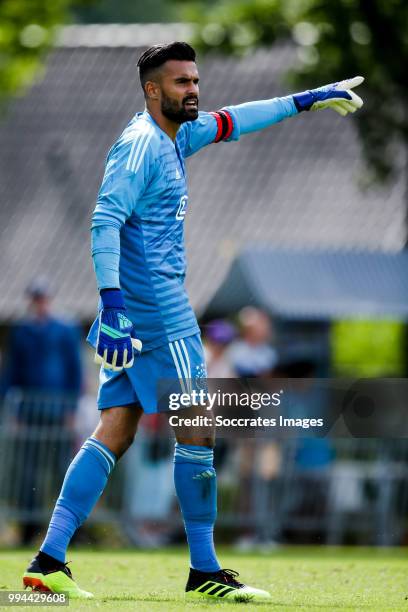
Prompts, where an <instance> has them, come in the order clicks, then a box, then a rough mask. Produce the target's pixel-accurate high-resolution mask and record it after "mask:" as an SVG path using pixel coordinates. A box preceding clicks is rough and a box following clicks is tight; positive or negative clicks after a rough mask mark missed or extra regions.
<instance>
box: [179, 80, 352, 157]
mask: <svg viewBox="0 0 408 612" xmlns="http://www.w3.org/2000/svg"><path fill="white" fill-rule="evenodd" d="M363 81H364V78H363V77H354V78H353V79H348V80H345V81H340V82H339V83H331V84H330V85H325V86H324V87H319V88H318V89H311V90H308V91H304V92H301V93H297V94H293V95H291V96H285V97H283V98H272V99H271V100H259V101H256V102H245V103H244V104H239V105H236V106H227V107H225V108H223V109H221V110H219V111H216V112H213V113H200V115H199V118H198V119H197V120H196V121H191V122H188V123H186V124H184V126H185V127H184V126H183V127H184V139H185V156H186V157H189V156H190V155H193V154H194V153H196V152H197V151H199V150H200V149H201V148H202V147H204V146H206V145H208V144H210V143H212V142H220V141H222V140H224V141H231V140H238V139H239V138H240V136H241V135H242V134H249V133H251V132H256V131H258V130H262V129H264V128H267V127H269V126H271V125H274V124H275V123H278V122H279V121H282V120H283V119H285V118H287V117H292V116H293V115H297V114H299V113H300V112H302V111H308V110H322V109H325V108H331V109H333V110H335V111H336V112H338V113H340V114H341V115H342V116H345V115H347V114H348V113H350V112H351V113H354V112H355V111H356V110H357V109H359V108H361V107H362V105H363V101H362V99H361V98H360V97H359V96H357V95H356V94H355V93H354V92H353V91H352V89H353V88H354V87H357V86H358V85H360V84H361V83H362V82H363Z"/></svg>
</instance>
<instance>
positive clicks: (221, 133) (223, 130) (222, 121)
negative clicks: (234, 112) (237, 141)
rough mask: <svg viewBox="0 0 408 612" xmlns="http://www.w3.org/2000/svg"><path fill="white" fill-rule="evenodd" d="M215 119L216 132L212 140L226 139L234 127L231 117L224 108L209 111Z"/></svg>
mask: <svg viewBox="0 0 408 612" xmlns="http://www.w3.org/2000/svg"><path fill="white" fill-rule="evenodd" d="M210 115H212V116H213V117H215V120H216V121H217V134H216V136H215V138H214V142H220V140H227V139H228V138H229V137H230V136H231V134H232V130H233V129H234V124H233V122H232V117H231V115H230V114H229V112H228V111H226V110H219V111H215V112H213V113H210Z"/></svg>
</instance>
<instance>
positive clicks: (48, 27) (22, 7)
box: [0, 0, 89, 104]
mask: <svg viewBox="0 0 408 612" xmlns="http://www.w3.org/2000/svg"><path fill="white" fill-rule="evenodd" d="M88 1H89V0H88ZM85 2H87V0H0V104H3V103H4V101H5V100H6V99H7V98H8V97H9V96H10V95H13V94H16V93H18V92H19V91H23V90H24V88H25V87H26V86H27V85H29V84H30V83H31V81H32V80H33V78H34V76H35V74H36V72H37V70H38V69H39V67H40V66H41V59H42V58H43V56H44V54H45V52H46V51H47V49H49V47H50V45H51V43H52V41H53V39H54V35H55V26H57V25H59V24H62V23H65V22H66V21H67V20H68V19H69V8H70V7H71V6H72V5H73V4H77V3H78V4H80V3H85Z"/></svg>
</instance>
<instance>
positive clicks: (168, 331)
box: [88, 96, 297, 351]
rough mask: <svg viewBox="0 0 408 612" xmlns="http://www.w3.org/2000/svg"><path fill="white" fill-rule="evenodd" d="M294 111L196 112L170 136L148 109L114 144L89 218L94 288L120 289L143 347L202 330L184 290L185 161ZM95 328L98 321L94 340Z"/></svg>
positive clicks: (284, 101)
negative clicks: (90, 220) (213, 145)
mask: <svg viewBox="0 0 408 612" xmlns="http://www.w3.org/2000/svg"><path fill="white" fill-rule="evenodd" d="M295 114H297V110H296V107H295V105H294V102H293V98H292V97H291V96H288V97H285V98H274V99H272V100H263V101H259V102H249V103H246V104H242V105H238V106H230V107H226V108H224V109H222V110H220V111H216V112H214V113H207V112H200V113H199V116H198V118H197V119H196V120H195V121H188V122H186V123H184V124H182V125H181V126H180V129H179V130H178V132H177V136H176V139H175V141H173V140H172V139H171V138H170V137H169V136H168V135H167V134H166V133H165V132H164V131H163V130H162V129H161V128H160V127H159V125H158V124H157V123H156V122H155V121H154V119H153V118H152V116H151V115H150V114H149V112H148V111H146V110H145V111H144V112H140V113H137V114H136V115H135V116H134V117H133V119H132V120H131V121H130V123H129V124H128V125H127V127H126V128H125V130H124V131H123V133H122V134H121V136H120V137H119V139H118V140H117V142H116V143H115V144H114V145H113V147H112V148H111V150H110V152H109V154H108V158H107V163H106V169H105V174H104V177H103V181H102V186H101V188H100V191H99V195H98V199H97V204H96V208H95V210H94V213H93V216H92V256H93V259H94V266H95V272H96V277H97V283H98V289H99V290H101V289H104V288H120V289H121V290H122V292H123V295H124V300H125V304H126V308H127V316H128V317H129V319H130V320H131V321H132V323H133V324H134V327H135V332H136V336H137V337H138V338H140V340H142V342H143V350H144V351H147V350H151V349H153V348H156V347H158V346H161V345H164V344H167V343H168V342H173V341H174V340H178V339H180V338H185V337H187V336H190V335H193V334H196V333H197V332H198V331H199V328H198V324H197V320H196V317H195V314H194V312H193V309H192V307H191V305H190V303H189V299H188V296H187V293H186V290H185V287H184V280H185V275H186V256H185V247H184V219H185V215H186V212H187V210H188V193H187V175H186V167H185V158H187V157H189V156H191V155H193V154H194V153H196V152H197V151H199V150H200V149H201V148H203V147H204V146H206V145H208V144H210V143H213V142H220V141H222V140H224V141H230V140H238V139H239V138H240V136H241V135H242V134H246V133H248V132H252V131H255V130H259V129H262V128H265V127H268V126H269V125H272V124H273V123H276V122H278V121H281V120H282V119H284V118H285V117H290V116H292V115H295ZM97 329H98V321H97V319H96V320H95V322H94V324H93V326H92V328H91V330H90V333H89V336H88V340H89V341H90V342H91V344H93V345H95V342H96V338H97Z"/></svg>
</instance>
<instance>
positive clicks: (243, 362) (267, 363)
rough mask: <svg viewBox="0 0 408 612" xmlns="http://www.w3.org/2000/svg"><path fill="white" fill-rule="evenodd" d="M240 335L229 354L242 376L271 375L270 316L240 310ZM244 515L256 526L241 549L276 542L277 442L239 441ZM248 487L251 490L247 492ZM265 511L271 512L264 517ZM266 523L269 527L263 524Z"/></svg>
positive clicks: (273, 360)
mask: <svg viewBox="0 0 408 612" xmlns="http://www.w3.org/2000/svg"><path fill="white" fill-rule="evenodd" d="M238 322H239V326H240V335H241V339H240V340H237V341H235V342H233V343H232V345H231V347H230V349H229V351H228V356H229V358H230V360H231V363H232V366H233V368H234V369H235V371H236V372H237V375H238V376H240V377H251V378H258V377H264V376H271V375H272V374H273V370H274V368H275V366H276V364H277V361H278V355H277V351H276V350H275V348H273V346H272V342H273V328H272V324H271V321H270V319H269V316H268V315H267V314H266V313H265V312H263V311H262V310H259V309H258V308H254V307H253V306H246V307H245V308H243V309H242V310H241V311H240V312H239V314H238ZM237 453H238V465H239V479H240V497H239V502H238V507H239V510H240V512H241V514H242V515H244V516H247V517H248V518H249V517H251V516H252V517H255V522H254V528H253V529H249V530H247V531H245V532H244V533H243V534H241V536H240V537H239V539H238V540H237V542H236V546H237V548H239V549H241V550H247V549H251V548H253V547H261V548H264V549H266V548H269V547H274V546H276V538H277V536H278V535H279V524H278V519H277V516H276V512H275V505H276V501H275V499H276V486H275V485H276V482H277V478H278V476H279V472H280V469H281V449H280V446H279V444H278V443H276V442H266V441H260V440H257V441H255V440H254V439H252V438H248V439H246V440H245V441H240V442H239V443H238V444H237ZM248 491H250V494H249V495H248ZM265 513H266V514H267V516H268V519H267V521H265ZM265 524H267V526H268V529H267V530H265V528H264V527H263V526H264V525H265Z"/></svg>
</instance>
